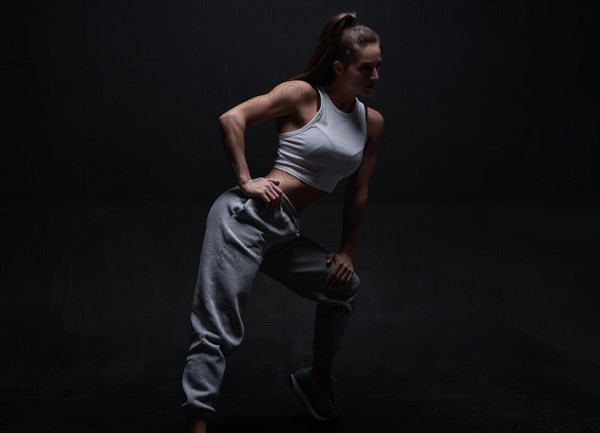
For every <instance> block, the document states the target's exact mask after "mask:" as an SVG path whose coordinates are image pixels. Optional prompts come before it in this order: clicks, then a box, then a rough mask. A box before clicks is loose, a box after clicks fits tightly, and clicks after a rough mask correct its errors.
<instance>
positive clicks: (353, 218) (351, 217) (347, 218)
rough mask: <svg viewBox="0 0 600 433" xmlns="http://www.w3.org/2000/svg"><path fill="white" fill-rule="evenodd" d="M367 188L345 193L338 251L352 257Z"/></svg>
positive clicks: (365, 204)
mask: <svg viewBox="0 0 600 433" xmlns="http://www.w3.org/2000/svg"><path fill="white" fill-rule="evenodd" d="M367 196H368V190H367V188H360V189H351V190H348V191H346V195H345V198H344V210H343V228H342V242H341V244H340V251H345V252H347V253H348V254H350V255H352V256H354V251H355V249H356V241H357V238H358V229H359V228H360V225H361V224H362V220H363V214H364V210H365V207H366V206H367Z"/></svg>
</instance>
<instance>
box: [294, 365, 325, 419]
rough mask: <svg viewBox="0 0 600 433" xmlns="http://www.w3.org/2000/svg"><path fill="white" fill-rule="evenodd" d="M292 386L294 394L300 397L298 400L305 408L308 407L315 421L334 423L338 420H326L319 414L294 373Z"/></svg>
mask: <svg viewBox="0 0 600 433" xmlns="http://www.w3.org/2000/svg"><path fill="white" fill-rule="evenodd" d="M290 384H291V385H292V389H293V390H294V393H295V394H296V395H297V396H298V398H299V399H300V401H301V402H302V404H303V405H304V407H306V409H307V410H308V411H309V412H310V414H311V415H312V416H313V417H314V418H315V419H317V420H319V421H333V420H335V419H336V418H326V417H324V416H321V415H319V414H318V413H317V411H316V410H315V409H314V408H313V407H312V405H311V404H310V400H309V399H308V397H307V396H306V394H304V391H302V388H301V387H300V384H298V382H297V381H296V378H295V377H294V374H293V373H290Z"/></svg>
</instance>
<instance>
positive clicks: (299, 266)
mask: <svg viewBox="0 0 600 433" xmlns="http://www.w3.org/2000/svg"><path fill="white" fill-rule="evenodd" d="M327 254H328V251H327V250H326V249H325V248H324V247H323V246H321V245H320V244H318V243H317V242H315V241H313V240H312V239H309V238H307V237H306V236H304V235H300V236H299V237H298V238H296V239H293V240H291V241H289V242H285V243H283V244H281V245H278V246H277V247H275V248H272V249H271V250H269V251H268V252H267V254H266V255H265V256H264V258H263V261H262V264H261V265H260V267H259V270H260V271H261V272H263V273H264V274H266V275H268V276H270V277H271V278H274V279H275V280H277V281H279V282H280V283H282V284H283V285H285V286H286V287H288V288H289V289H291V290H293V291H294V292H296V293H297V294H299V295H300V296H302V297H304V298H308V299H313V300H316V301H322V302H325V303H330V304H335V305H341V306H343V307H345V308H348V305H347V302H348V301H352V300H353V299H354V298H355V297H356V295H357V292H358V288H359V285H360V280H359V278H358V276H357V275H356V273H354V274H353V275H352V279H351V280H350V281H349V282H348V283H346V284H344V285H341V286H338V287H327V286H326V284H325V280H326V278H327V276H328V275H329V273H330V271H331V269H332V267H333V266H334V264H333V263H330V264H328V263H327Z"/></svg>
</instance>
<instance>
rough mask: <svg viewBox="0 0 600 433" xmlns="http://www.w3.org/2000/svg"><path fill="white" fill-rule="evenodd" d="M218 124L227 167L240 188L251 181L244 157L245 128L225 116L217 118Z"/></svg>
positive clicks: (233, 117)
mask: <svg viewBox="0 0 600 433" xmlns="http://www.w3.org/2000/svg"><path fill="white" fill-rule="evenodd" d="M219 123H220V124H221V137H222V139H223V146H224V147H225V153H226V154H227V158H228V160H229V165H230V166H231V169H232V170H233V174H234V176H235V179H236V181H237V183H238V185H240V186H241V185H243V184H245V183H246V182H248V181H249V180H250V179H252V176H251V175H250V170H249V169H248V164H247V163H246V156H245V145H244V133H245V132H246V127H245V125H244V123H243V122H241V121H240V120H239V119H237V118H236V117H235V116H232V115H226V114H224V115H222V116H221V117H219Z"/></svg>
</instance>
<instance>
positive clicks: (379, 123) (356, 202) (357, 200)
mask: <svg viewBox="0 0 600 433" xmlns="http://www.w3.org/2000/svg"><path fill="white" fill-rule="evenodd" d="M383 123H384V121H383V116H382V115H381V113H379V112H378V111H377V110H374V109H372V108H370V107H369V110H368V118H367V131H368V132H367V142H366V144H365V149H364V151H363V158H362V161H361V163H360V165H359V166H358V169H356V171H355V172H354V173H353V174H352V175H351V176H350V178H349V181H348V185H347V187H346V192H345V195H344V211H343V227H342V242H341V246H340V251H339V252H338V253H333V252H332V253H329V254H328V256H327V259H328V261H331V260H335V262H336V264H337V265H339V266H337V265H336V266H334V267H333V268H332V269H331V272H330V273H329V275H328V277H327V281H328V282H329V281H331V279H333V285H334V286H336V285H339V284H345V283H346V282H348V281H350V279H351V278H352V272H354V267H353V265H352V258H353V256H354V251H355V248H356V239H357V237H358V229H359V227H360V225H361V223H362V219H363V213H364V210H365V207H366V205H367V197H368V195H369V179H370V177H371V174H372V173H373V169H374V168H375V161H376V160H377V151H378V149H379V145H380V143H381V140H382V137H383Z"/></svg>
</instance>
